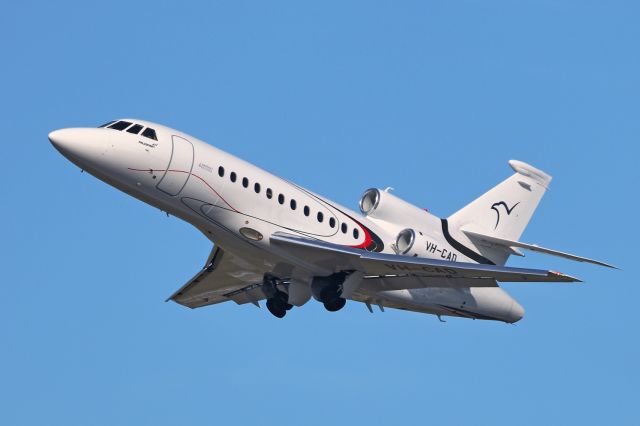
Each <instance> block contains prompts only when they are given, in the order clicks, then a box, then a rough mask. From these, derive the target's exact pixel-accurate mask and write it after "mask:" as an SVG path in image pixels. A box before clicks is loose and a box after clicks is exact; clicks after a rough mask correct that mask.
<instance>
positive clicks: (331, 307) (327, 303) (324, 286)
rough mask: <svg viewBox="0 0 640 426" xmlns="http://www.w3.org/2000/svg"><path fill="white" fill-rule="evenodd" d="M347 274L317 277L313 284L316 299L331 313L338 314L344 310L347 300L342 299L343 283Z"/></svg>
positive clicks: (312, 289)
mask: <svg viewBox="0 0 640 426" xmlns="http://www.w3.org/2000/svg"><path fill="white" fill-rule="evenodd" d="M345 276H346V274H344V273H336V274H333V275H330V276H328V277H315V278H314V279H313V281H312V283H311V291H313V294H314V297H315V298H316V299H317V300H318V301H320V302H322V304H323V305H324V308H325V309H326V310H327V311H329V312H336V311H339V310H340V309H342V308H344V305H346V303H347V300H346V299H345V298H344V297H342V283H343V282H344V280H345Z"/></svg>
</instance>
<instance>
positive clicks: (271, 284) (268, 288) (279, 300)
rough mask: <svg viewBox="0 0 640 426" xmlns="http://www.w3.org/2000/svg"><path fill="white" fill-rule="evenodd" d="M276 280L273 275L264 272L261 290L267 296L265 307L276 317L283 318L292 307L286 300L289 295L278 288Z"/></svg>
mask: <svg viewBox="0 0 640 426" xmlns="http://www.w3.org/2000/svg"><path fill="white" fill-rule="evenodd" d="M277 285H278V280H277V278H276V277H274V276H273V275H269V274H265V276H264V278H263V280H262V291H263V292H264V295H265V296H267V309H268V310H269V312H271V314H273V316H274V317H276V318H284V316H285V315H286V314H287V311H288V310H290V309H291V308H293V305H292V304H290V303H289V302H288V300H289V295H288V294H287V293H285V292H284V291H282V290H280V289H278V287H277Z"/></svg>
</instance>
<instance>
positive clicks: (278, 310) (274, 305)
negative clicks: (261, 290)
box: [267, 297, 287, 318]
mask: <svg viewBox="0 0 640 426" xmlns="http://www.w3.org/2000/svg"><path fill="white" fill-rule="evenodd" d="M267 309H268V310H269V312H271V314H272V315H273V316H274V317H276V318H284V316H285V315H286V314H287V309H286V305H285V304H284V303H283V302H282V300H280V299H278V298H276V297H272V298H271V299H267Z"/></svg>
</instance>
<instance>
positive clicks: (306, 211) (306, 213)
mask: <svg viewBox="0 0 640 426" xmlns="http://www.w3.org/2000/svg"><path fill="white" fill-rule="evenodd" d="M309 213H310V211H309V206H304V215H305V216H309Z"/></svg>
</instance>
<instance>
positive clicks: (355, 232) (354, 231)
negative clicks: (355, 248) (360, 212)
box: [353, 228, 360, 240]
mask: <svg viewBox="0 0 640 426" xmlns="http://www.w3.org/2000/svg"><path fill="white" fill-rule="evenodd" d="M359 236H360V231H358V229H357V228H353V238H355V239H356V240H357V239H358V237H359Z"/></svg>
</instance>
